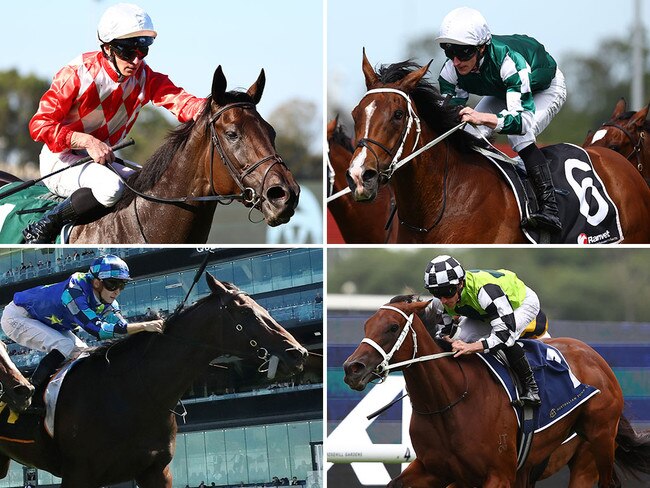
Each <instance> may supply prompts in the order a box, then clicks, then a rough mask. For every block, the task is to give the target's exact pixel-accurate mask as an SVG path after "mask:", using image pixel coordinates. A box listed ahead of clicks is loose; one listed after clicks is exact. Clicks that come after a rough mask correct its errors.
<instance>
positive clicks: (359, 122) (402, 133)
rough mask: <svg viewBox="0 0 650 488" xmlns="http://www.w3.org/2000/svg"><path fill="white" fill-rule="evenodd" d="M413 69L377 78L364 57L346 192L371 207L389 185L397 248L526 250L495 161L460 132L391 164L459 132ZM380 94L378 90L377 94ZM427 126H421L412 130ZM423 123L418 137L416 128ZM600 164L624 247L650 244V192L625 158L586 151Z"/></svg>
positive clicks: (407, 66) (386, 69) (397, 67)
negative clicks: (518, 246) (511, 246)
mask: <svg viewBox="0 0 650 488" xmlns="http://www.w3.org/2000/svg"><path fill="white" fill-rule="evenodd" d="M427 70H428V65H427V66H423V67H419V66H417V65H415V64H414V63H411V62H403V63H397V64H393V65H388V66H382V67H381V68H380V70H379V72H378V73H377V72H375V70H374V69H373V68H372V66H371V65H370V63H369V62H368V59H367V58H366V55H365V51H364V54H363V73H364V76H365V83H366V87H367V88H368V90H369V92H368V93H367V94H366V95H365V96H364V97H363V98H362V99H361V101H360V102H359V104H358V105H357V106H356V107H355V109H354V110H353V112H352V116H353V118H354V122H355V135H354V139H355V140H357V148H356V149H355V152H354V155H353V157H352V161H351V163H350V168H349V181H348V183H349V186H350V189H351V190H352V195H353V197H354V198H355V200H357V201H363V200H372V199H373V198H375V196H376V195H377V190H378V188H379V185H380V184H385V183H388V184H389V185H390V186H391V187H392V188H393V190H394V192H395V199H396V201H397V209H398V218H399V223H400V225H399V230H398V235H397V241H398V242H400V243H504V244H505V243H525V242H527V241H526V239H525V237H524V234H523V233H522V231H521V228H520V218H519V211H518V207H517V202H516V201H515V198H514V196H513V194H512V192H511V191H510V189H509V188H508V185H507V184H506V182H505V180H504V178H503V177H502V176H501V175H500V173H499V171H498V170H497V169H496V168H495V167H494V165H493V164H492V163H490V162H489V161H488V159H487V158H486V157H484V156H482V155H480V154H477V153H476V152H473V151H471V149H470V147H471V146H472V145H474V144H475V143H476V139H474V138H473V137H472V136H471V135H470V134H468V133H466V132H465V131H462V130H458V131H456V132H455V133H453V134H452V135H451V136H449V137H447V138H446V139H445V140H444V141H442V142H440V143H439V144H438V145H437V146H434V147H433V148H431V149H429V150H428V151H426V152H424V153H422V154H419V155H418V156H417V157H415V158H414V159H413V160H411V161H410V162H409V163H408V164H406V165H405V166H403V167H401V168H399V169H397V170H396V171H395V172H394V173H393V170H394V163H396V162H397V160H398V159H399V158H400V157H401V158H402V159H403V158H405V157H407V156H409V155H410V154H412V153H413V152H414V151H415V150H417V148H419V147H421V146H423V145H424V144H425V143H427V142H429V141H433V140H434V139H435V138H436V137H437V136H440V135H441V134H443V133H445V132H447V131H448V130H450V129H451V128H453V127H455V126H456V125H458V122H459V119H458V115H457V110H458V108H457V107H452V106H448V105H446V104H445V103H444V102H445V100H444V98H443V97H442V96H441V95H440V93H439V92H438V90H437V88H435V87H434V86H433V85H432V84H431V83H430V82H429V81H427V80H426V79H425V78H424V76H425V74H426V72H427ZM375 90H376V91H375ZM414 120H415V121H416V122H417V121H418V120H419V121H421V124H417V123H414ZM418 125H419V126H421V133H420V132H418V131H417V128H418ZM587 152H588V153H589V155H590V157H591V159H592V162H593V165H594V167H595V169H596V171H597V172H598V174H599V175H600V177H601V179H602V180H603V183H604V184H605V187H606V188H607V191H608V193H609V195H610V196H611V198H612V200H613V202H614V203H615V204H616V205H617V207H618V209H619V215H620V221H621V227H622V229H623V235H624V238H625V242H626V243H648V242H650V225H648V222H650V189H649V188H648V185H646V184H645V182H644V181H643V179H642V178H640V177H639V174H638V171H637V170H635V169H634V168H633V167H632V166H631V165H630V164H629V163H628V162H627V161H625V158H623V157H622V156H621V155H620V154H616V153H614V152H613V151H611V150H609V149H606V148H589V149H588V150H587Z"/></svg>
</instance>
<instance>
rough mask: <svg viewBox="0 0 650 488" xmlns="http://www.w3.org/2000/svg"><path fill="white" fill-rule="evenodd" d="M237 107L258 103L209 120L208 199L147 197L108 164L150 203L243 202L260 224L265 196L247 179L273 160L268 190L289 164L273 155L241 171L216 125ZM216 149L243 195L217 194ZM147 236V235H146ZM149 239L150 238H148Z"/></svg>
mask: <svg viewBox="0 0 650 488" xmlns="http://www.w3.org/2000/svg"><path fill="white" fill-rule="evenodd" d="M235 107H240V108H243V109H253V110H254V109H255V104H253V103H250V102H235V103H229V104H227V105H225V106H224V107H222V108H221V109H220V110H218V111H217V112H216V113H215V114H214V115H212V117H210V119H209V120H208V123H207V126H208V127H209V129H210V136H211V137H210V140H211V146H210V195H208V196H198V197H197V196H191V195H190V196H186V197H179V198H162V197H156V196H154V195H147V194H145V193H142V192H140V191H138V190H136V189H135V188H133V187H132V186H131V185H129V183H128V182H127V181H126V178H124V177H123V176H122V175H121V174H120V172H119V171H118V170H117V169H116V168H114V167H113V166H112V165H108V166H109V168H110V169H111V170H112V171H113V172H114V173H115V174H116V175H117V176H118V177H119V179H120V181H122V183H123V184H124V185H125V186H126V187H127V188H128V189H129V190H131V191H132V192H133V193H135V194H136V195H137V196H139V197H141V198H143V199H145V200H149V201H152V202H156V203H162V204H173V205H179V204H180V205H183V204H187V203H188V202H215V201H216V202H217V203H221V204H224V205H229V204H230V203H232V202H233V201H234V200H239V201H242V202H243V203H244V204H246V205H250V207H251V210H250V212H249V214H248V220H250V221H251V222H253V223H257V222H260V221H253V220H252V219H251V213H252V211H253V210H254V209H257V210H259V211H261V205H262V202H263V201H264V196H263V195H258V194H257V192H256V191H255V189H254V188H252V187H247V186H245V179H246V178H247V177H248V176H250V174H251V173H252V172H253V171H255V170H256V169H257V168H259V167H260V166H261V165H262V164H264V163H266V162H268V161H271V164H269V166H268V167H267V168H266V170H265V172H264V176H262V183H261V185H260V186H261V188H264V183H265V182H266V178H267V176H268V174H269V171H270V170H271V168H273V166H275V165H276V164H281V165H282V166H284V167H285V168H287V165H286V164H285V163H284V161H283V160H282V158H281V157H280V156H279V155H278V154H277V153H275V154H273V155H270V156H266V157H264V158H262V159H260V160H259V161H257V162H256V163H254V164H252V165H251V166H250V167H248V168H246V169H245V170H243V171H242V172H241V173H240V172H239V171H238V170H237V167H236V166H235V164H234V163H233V162H232V161H231V159H230V158H229V157H228V156H227V155H226V152H225V151H224V150H223V147H222V145H221V142H220V140H219V137H218V135H217V132H216V130H215V128H214V123H215V122H216V121H217V120H218V119H219V117H220V116H221V114H223V113H224V112H225V111H227V110H230V109H231V108H235ZM215 148H216V150H217V152H218V153H219V157H220V158H221V160H222V161H223V164H224V166H226V168H227V169H228V172H229V173H230V176H231V177H232V179H233V180H234V181H235V183H237V186H238V187H239V189H240V190H241V193H237V194H232V195H220V194H219V193H217V191H216V189H215V187H214V151H215ZM185 208H186V209H187V210H191V209H192V207H190V206H185ZM143 237H144V236H143ZM145 240H146V239H145Z"/></svg>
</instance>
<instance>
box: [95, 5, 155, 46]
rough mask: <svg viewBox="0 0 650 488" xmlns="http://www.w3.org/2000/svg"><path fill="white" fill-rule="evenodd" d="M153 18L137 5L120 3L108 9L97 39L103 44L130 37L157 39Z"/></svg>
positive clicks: (100, 25)
mask: <svg viewBox="0 0 650 488" xmlns="http://www.w3.org/2000/svg"><path fill="white" fill-rule="evenodd" d="M157 35H158V33H157V32H156V31H155V30H154V28H153V22H152V21H151V17H149V15H148V14H147V12H145V11H144V10H142V9H141V8H140V7H138V6H137V5H134V4H132V3H118V4H117V5H113V6H112V7H108V8H107V9H106V12H104V15H102V18H101V19H99V25H98V26H97V37H99V41H100V42H101V43H102V44H108V43H110V42H111V41H113V40H115V39H127V38H129V37H156V36H157Z"/></svg>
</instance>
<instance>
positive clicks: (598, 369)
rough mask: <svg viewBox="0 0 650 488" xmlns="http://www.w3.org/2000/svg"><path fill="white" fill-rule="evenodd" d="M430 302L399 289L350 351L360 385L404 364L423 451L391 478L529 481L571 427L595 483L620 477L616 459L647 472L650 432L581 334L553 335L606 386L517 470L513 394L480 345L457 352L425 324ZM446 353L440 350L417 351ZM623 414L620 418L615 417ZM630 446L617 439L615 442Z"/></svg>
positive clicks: (401, 483) (575, 365) (540, 440)
mask: <svg viewBox="0 0 650 488" xmlns="http://www.w3.org/2000/svg"><path fill="white" fill-rule="evenodd" d="M427 304H428V302H422V301H417V298H416V297H413V296H399V297H395V298H394V299H393V300H391V302H390V303H389V304H388V305H384V306H383V307H381V308H380V309H379V310H378V311H377V312H376V313H375V314H374V315H372V316H371V317H370V318H369V319H368V320H367V321H366V323H365V325H364V332H365V338H364V339H363V341H362V342H361V344H360V345H359V346H358V347H357V349H356V350H355V351H354V352H353V353H352V355H351V356H350V357H349V358H348V359H347V360H346V361H345V363H344V365H343V368H344V370H345V382H346V383H347V384H348V386H349V387H350V388H353V389H355V390H363V389H364V388H365V387H366V386H367V384H368V383H369V382H370V381H371V380H373V379H379V378H381V377H383V376H385V375H386V374H387V373H388V370H387V369H386V366H387V365H388V364H396V363H401V362H410V364H402V365H401V366H399V369H401V371H402V373H403V375H404V379H405V381H406V387H407V389H408V392H409V396H410V399H411V404H412V410H413V413H412V417H411V425H410V437H411V442H412V444H413V447H414V449H415V452H416V455H417V458H416V460H415V461H413V462H411V463H410V464H409V466H408V467H407V469H406V470H405V471H404V472H403V473H402V474H401V475H399V476H398V477H397V478H395V479H394V480H393V481H392V482H391V483H390V484H389V487H395V488H399V487H407V486H408V487H413V488H419V487H425V486H426V487H434V488H435V487H444V486H447V485H448V484H450V483H454V482H455V483H456V484H457V485H456V486H468V487H472V486H483V487H484V488H495V487H500V488H501V487H509V486H517V487H522V488H523V487H527V486H529V485H530V483H531V482H534V480H531V479H530V476H531V471H532V470H533V468H534V467H536V466H539V465H540V464H541V463H542V462H543V461H544V460H545V459H546V458H548V457H549V456H550V455H551V453H552V452H553V451H554V450H556V449H557V448H558V447H559V446H560V444H561V443H562V441H563V440H564V439H565V438H566V437H567V435H568V434H569V433H570V432H571V431H576V432H577V433H578V434H579V435H580V436H581V437H583V438H584V439H586V440H587V441H588V442H589V443H590V446H591V452H592V454H593V456H594V459H595V462H596V465H597V469H598V473H599V477H600V479H599V487H600V488H609V487H613V486H617V485H615V483H617V482H618V479H617V477H616V475H615V473H614V471H613V465H614V459H615V456H616V461H617V464H619V465H621V466H623V467H625V468H627V469H632V470H634V469H638V470H640V471H641V472H650V438H648V437H647V436H646V437H645V438H642V437H639V436H637V435H636V433H634V431H633V430H631V429H630V428H629V422H628V421H627V419H626V418H625V417H624V416H623V414H622V411H623V394H622V392H621V388H620V386H619V385H618V382H617V381H616V377H615V376H614V373H613V372H612V370H611V368H610V367H609V366H608V365H607V363H606V362H605V361H604V360H603V358H602V357H600V356H599V355H598V354H597V353H596V352H595V351H594V350H593V349H591V348H590V347H589V346H587V345H586V344H584V343H582V342H580V341H578V340H575V339H549V340H546V341H545V342H547V343H549V344H550V345H552V346H554V347H556V348H557V349H559V350H560V352H561V353H562V354H563V355H564V357H565V358H566V360H567V361H568V363H569V364H570V366H571V368H572V371H573V374H574V375H575V376H576V377H577V378H578V379H579V380H580V381H581V382H583V383H586V384H589V385H592V386H594V387H596V388H598V389H600V394H598V395H596V396H594V397H592V398H591V399H589V400H588V401H587V402H584V403H583V404H582V405H580V406H578V407H577V408H576V409H575V410H573V411H572V412H571V413H569V414H567V415H565V416H564V417H562V418H561V419H559V420H557V421H556V422H555V423H553V424H552V425H551V426H550V427H548V428H546V429H544V430H543V431H541V432H538V433H537V434H536V435H535V437H534V439H533V444H532V449H531V452H530V455H529V457H528V459H527V461H526V463H525V464H524V466H523V467H522V468H521V469H519V470H518V471H517V469H516V465H517V446H516V442H517V420H516V416H515V414H514V412H513V409H512V408H511V407H510V401H509V399H508V397H507V395H505V393H504V392H502V390H501V386H499V385H498V384H497V382H496V381H493V380H492V378H491V376H490V373H489V372H488V369H487V368H486V367H485V365H484V364H483V362H482V361H481V360H480V359H479V358H478V357H476V356H475V355H470V356H465V357H462V358H458V359H454V358H451V357H449V356H448V354H447V355H445V352H447V351H448V349H447V350H445V349H443V347H442V346H441V345H440V344H438V343H437V342H436V341H435V340H434V339H433V338H432V337H431V335H430V334H429V332H428V331H427V329H426V328H425V326H424V324H423V323H422V320H421V319H420V316H419V315H418V314H421V313H423V312H424V309H425V307H426V305H427ZM431 355H444V357H438V358H437V360H433V359H432V358H430V360H428V361H426V362H425V361H421V362H418V361H417V360H418V358H422V357H425V356H431ZM619 423H620V425H619ZM617 443H618V445H621V446H624V449H616V444H617Z"/></svg>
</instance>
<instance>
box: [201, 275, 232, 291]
mask: <svg viewBox="0 0 650 488" xmlns="http://www.w3.org/2000/svg"><path fill="white" fill-rule="evenodd" d="M205 281H206V282H207V283H208V286H209V287H210V290H211V291H212V293H217V294H223V293H228V288H226V287H225V286H224V284H223V283H221V281H219V280H218V279H216V278H215V277H214V276H212V275H211V274H210V273H205Z"/></svg>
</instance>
